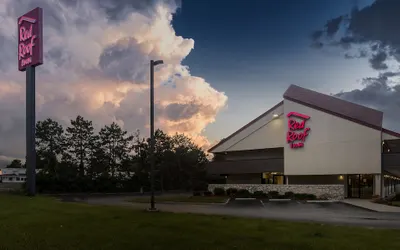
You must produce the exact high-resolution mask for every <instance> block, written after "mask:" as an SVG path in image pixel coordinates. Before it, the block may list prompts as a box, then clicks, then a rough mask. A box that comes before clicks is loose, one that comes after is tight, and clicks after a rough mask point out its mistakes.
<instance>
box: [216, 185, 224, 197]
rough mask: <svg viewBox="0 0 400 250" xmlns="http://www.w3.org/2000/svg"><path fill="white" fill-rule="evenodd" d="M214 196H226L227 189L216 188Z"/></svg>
mask: <svg viewBox="0 0 400 250" xmlns="http://www.w3.org/2000/svg"><path fill="white" fill-rule="evenodd" d="M214 195H217V196H224V195H225V189H223V188H218V187H217V188H214Z"/></svg>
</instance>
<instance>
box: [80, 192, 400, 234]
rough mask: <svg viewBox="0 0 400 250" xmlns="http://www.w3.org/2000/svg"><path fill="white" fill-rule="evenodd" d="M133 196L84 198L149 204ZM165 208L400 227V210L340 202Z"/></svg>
mask: <svg viewBox="0 0 400 250" xmlns="http://www.w3.org/2000/svg"><path fill="white" fill-rule="evenodd" d="M130 198H131V197H103V198H102V197H95V198H88V199H85V200H84V201H83V202H86V203H88V204H92V205H112V206H125V207H131V208H133V209H143V210H144V209H146V208H149V204H147V203H132V202H128V200H129V199H130ZM156 207H157V208H158V209H159V210H160V211H163V212H173V213H197V214H207V215H213V214H215V215H227V216H239V217H249V218H264V219H274V220H288V221H299V222H317V223H323V224H338V225H349V226H363V227H382V228H400V213H380V212H372V211H369V210H366V209H362V208H358V207H354V206H352V205H347V204H344V203H340V202H329V203H328V202H323V203H306V202H298V201H270V202H263V204H261V203H260V202H259V203H254V202H237V201H236V202H235V201H231V202H228V203H227V204H218V205H215V204H214V205H211V204H202V205H194V204H184V203H175V204H171V203H170V204H166V203H157V204H156Z"/></svg>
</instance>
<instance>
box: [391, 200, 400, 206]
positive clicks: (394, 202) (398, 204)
mask: <svg viewBox="0 0 400 250" xmlns="http://www.w3.org/2000/svg"><path fill="white" fill-rule="evenodd" d="M392 206H396V207H400V201H392Z"/></svg>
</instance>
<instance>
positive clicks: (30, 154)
mask: <svg viewBox="0 0 400 250" xmlns="http://www.w3.org/2000/svg"><path fill="white" fill-rule="evenodd" d="M35 123H36V118H35V67H34V66H31V67H28V68H27V69H26V169H27V187H28V195H31V196H34V195H35V194H36V149H35V125H36V124H35Z"/></svg>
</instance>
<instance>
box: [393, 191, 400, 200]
mask: <svg viewBox="0 0 400 250" xmlns="http://www.w3.org/2000/svg"><path fill="white" fill-rule="evenodd" d="M392 200H393V201H400V193H396V195H395V196H394V197H393V199H392Z"/></svg>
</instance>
